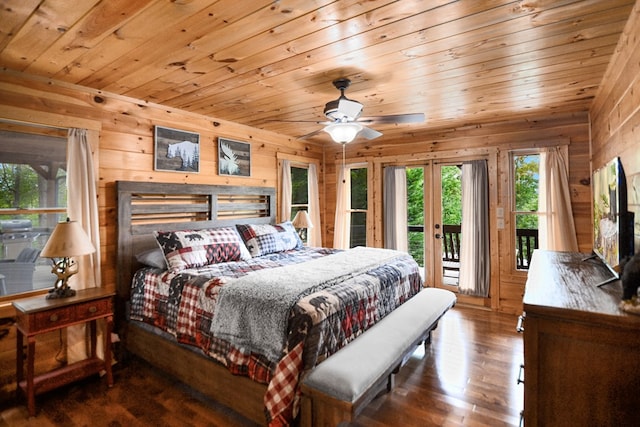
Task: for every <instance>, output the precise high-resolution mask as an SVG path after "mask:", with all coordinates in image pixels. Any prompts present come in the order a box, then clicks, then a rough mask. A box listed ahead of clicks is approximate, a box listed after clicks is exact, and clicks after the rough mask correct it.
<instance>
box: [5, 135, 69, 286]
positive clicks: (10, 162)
mask: <svg viewBox="0 0 640 427" xmlns="http://www.w3.org/2000/svg"><path fill="white" fill-rule="evenodd" d="M66 144H67V139H66V136H65V137H58V136H50V135H36V134H27V133H18V132H9V131H0V158H1V159H2V161H1V163H0V298H2V297H3V296H5V295H12V294H18V293H24V292H31V291H36V290H40V289H45V288H49V287H51V286H52V284H53V276H52V275H51V266H50V262H49V260H47V259H43V258H40V257H38V253H39V252H38V251H39V250H41V249H42V248H43V247H44V245H45V243H46V242H47V239H48V238H49V235H50V234H51V232H52V231H53V228H54V227H55V225H56V224H57V223H58V222H60V221H63V220H64V219H65V217H66V211H67V210H66V205H67V187H66V146H67V145H66ZM29 253H32V254H34V256H31V257H29V260H28V262H25V263H22V262H14V261H15V260H16V259H18V260H22V259H23V258H25V256H26V255H27V254H29ZM21 254H22V256H21Z"/></svg>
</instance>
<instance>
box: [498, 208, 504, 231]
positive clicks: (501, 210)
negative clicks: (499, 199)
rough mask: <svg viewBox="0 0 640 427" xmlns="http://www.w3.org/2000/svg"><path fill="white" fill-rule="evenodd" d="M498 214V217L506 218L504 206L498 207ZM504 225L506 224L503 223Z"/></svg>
mask: <svg viewBox="0 0 640 427" xmlns="http://www.w3.org/2000/svg"><path fill="white" fill-rule="evenodd" d="M496 216H497V217H498V218H504V208H502V207H499V208H496ZM502 226H503V227H504V224H502Z"/></svg>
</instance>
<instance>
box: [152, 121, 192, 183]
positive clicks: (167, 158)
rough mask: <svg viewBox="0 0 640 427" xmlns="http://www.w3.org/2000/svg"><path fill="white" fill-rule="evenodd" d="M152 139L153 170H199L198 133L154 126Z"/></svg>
mask: <svg viewBox="0 0 640 427" xmlns="http://www.w3.org/2000/svg"><path fill="white" fill-rule="evenodd" d="M154 141H155V151H154V168H155V170H157V171H170V172H190V173H198V172H200V134H198V133H195V132H187V131H184V130H178V129H171V128H166V127H161V126H156V127H155V132H154Z"/></svg>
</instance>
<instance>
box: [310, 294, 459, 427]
mask: <svg viewBox="0 0 640 427" xmlns="http://www.w3.org/2000/svg"><path fill="white" fill-rule="evenodd" d="M455 303H456V297H455V294H454V293H453V292H450V291H446V290H444V289H436V288H425V289H423V290H422V291H420V292H419V293H418V294H417V295H415V296H414V297H413V298H411V299H410V300H409V301H407V302H405V303H404V304H403V305H401V306H400V307H398V308H397V309H396V310H394V311H393V312H391V313H389V314H388V315H387V316H386V317H385V318H384V319H382V320H381V321H380V322H378V323H377V324H375V325H374V326H372V327H371V328H370V329H369V331H368V332H367V333H365V334H362V335H361V336H359V337H358V338H356V339H355V340H354V341H353V342H351V343H350V344H349V345H347V346H345V347H344V348H342V349H341V350H340V351H338V352H337V353H335V354H334V355H332V356H331V357H329V358H327V359H326V360H325V361H324V362H322V363H320V364H319V365H318V366H316V367H315V368H314V369H313V370H312V371H311V372H310V373H309V374H308V375H306V376H305V377H304V378H303V380H302V382H301V391H302V405H304V410H303V411H302V413H303V414H305V415H306V416H305V419H302V420H301V425H302V426H314V427H318V426H337V425H338V424H339V423H341V422H343V421H351V420H352V419H353V418H354V417H355V416H356V415H357V414H358V413H359V412H360V411H361V410H362V409H363V408H364V407H365V406H366V405H367V404H368V403H369V402H371V401H372V400H373V399H374V398H375V397H376V396H377V395H379V394H380V392H382V391H384V390H385V389H386V390H387V391H389V390H391V388H392V387H393V375H394V374H395V373H397V372H398V370H399V369H400V367H401V366H402V365H403V364H404V362H405V361H406V360H407V358H408V357H409V356H410V355H411V354H412V353H413V352H414V351H415V348H416V346H418V345H419V344H420V343H421V342H425V345H427V344H428V343H430V339H431V331H432V330H433V329H435V328H436V326H437V324H438V320H439V319H440V318H441V317H442V315H444V314H445V313H446V312H447V310H449V309H450V308H451V307H453V305H454V304H455ZM369 332H371V333H369Z"/></svg>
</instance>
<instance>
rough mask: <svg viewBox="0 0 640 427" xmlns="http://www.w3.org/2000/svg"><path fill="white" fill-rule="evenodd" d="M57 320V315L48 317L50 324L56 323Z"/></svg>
mask: <svg viewBox="0 0 640 427" xmlns="http://www.w3.org/2000/svg"><path fill="white" fill-rule="evenodd" d="M58 319H59V317H58V315H57V314H52V315H51V317H49V320H50V321H51V322H57V321H58Z"/></svg>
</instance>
